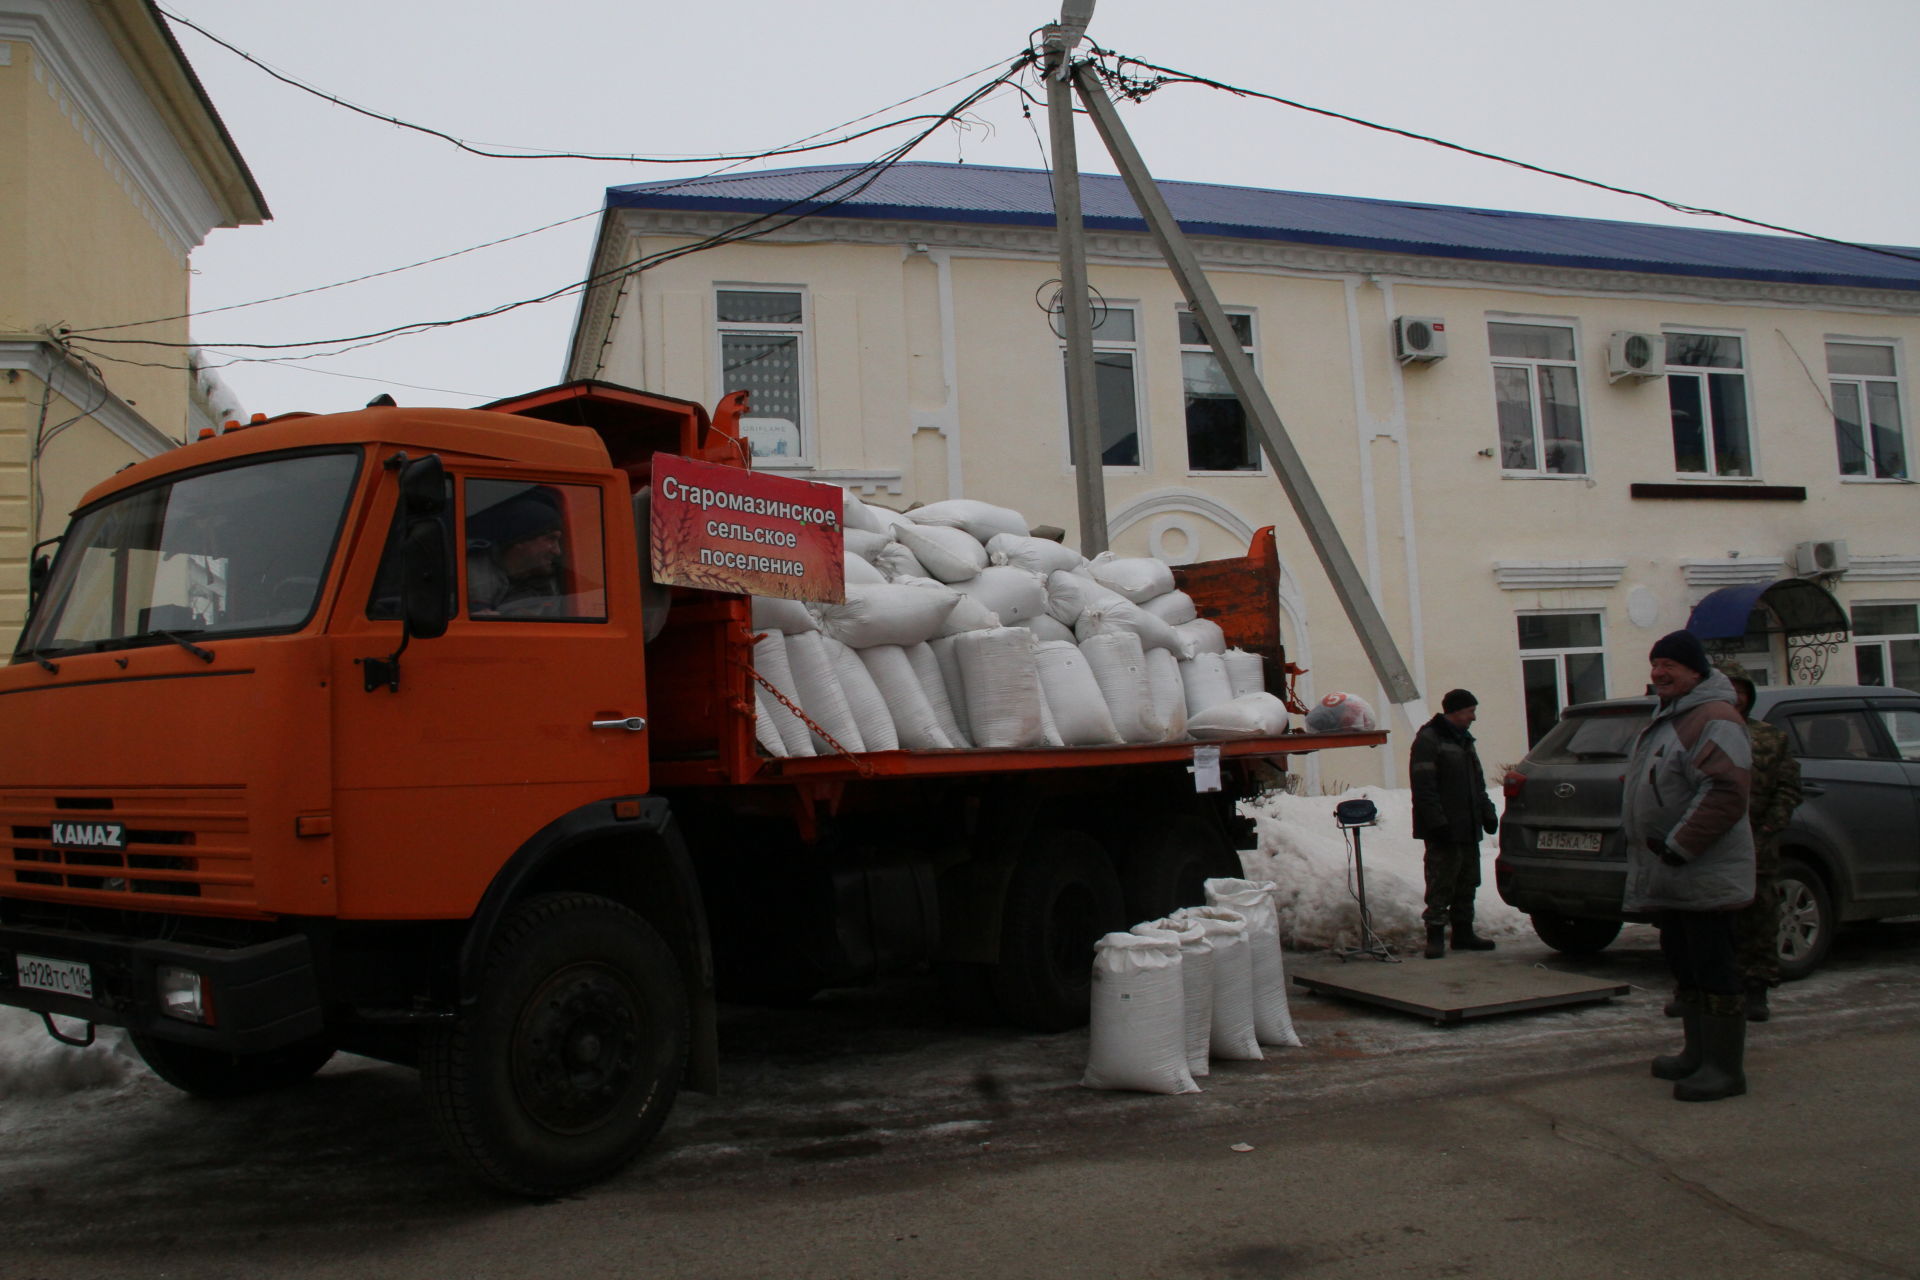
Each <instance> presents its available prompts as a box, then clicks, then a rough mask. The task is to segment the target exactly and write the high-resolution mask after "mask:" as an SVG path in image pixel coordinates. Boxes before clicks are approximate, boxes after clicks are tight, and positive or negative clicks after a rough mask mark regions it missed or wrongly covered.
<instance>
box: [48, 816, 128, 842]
mask: <svg viewBox="0 0 1920 1280" xmlns="http://www.w3.org/2000/svg"><path fill="white" fill-rule="evenodd" d="M53 843H54V847H55V848H59V849H124V848H126V847H127V829H126V827H125V826H123V825H121V824H120V823H118V822H56V823H54V824H53Z"/></svg>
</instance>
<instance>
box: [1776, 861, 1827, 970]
mask: <svg viewBox="0 0 1920 1280" xmlns="http://www.w3.org/2000/svg"><path fill="white" fill-rule="evenodd" d="M1774 883H1775V884H1776V885H1777V886H1778V887H1779V892H1780V934H1779V941H1778V943H1777V946H1778V948H1779V956H1780V980H1781V981H1782V982H1798V981H1799V980H1800V979H1802V978H1804V977H1806V976H1807V975H1808V974H1810V973H1812V972H1813V971H1814V970H1815V969H1818V968H1819V967H1820V963H1821V961H1823V960H1825V959H1826V958H1827V949H1828V948H1829V947H1831V946H1832V945H1833V931H1834V929H1835V927H1836V921H1835V920H1834V916H1833V895H1832V894H1830V893H1828V892H1827V884H1826V881H1824V880H1822V879H1821V878H1820V873H1819V872H1817V871H1815V870H1814V869H1813V868H1811V867H1809V866H1808V865H1807V864H1806V863H1804V862H1801V861H1800V860H1799V859H1797V858H1782V859H1781V860H1780V873H1779V874H1778V875H1777V876H1775V877H1774Z"/></svg>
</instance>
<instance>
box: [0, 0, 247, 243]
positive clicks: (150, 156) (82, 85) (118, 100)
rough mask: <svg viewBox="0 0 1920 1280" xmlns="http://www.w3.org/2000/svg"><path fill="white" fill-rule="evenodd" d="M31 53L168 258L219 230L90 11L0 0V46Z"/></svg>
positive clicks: (188, 167)
mask: <svg viewBox="0 0 1920 1280" xmlns="http://www.w3.org/2000/svg"><path fill="white" fill-rule="evenodd" d="M5 40H19V41H22V42H24V43H26V44H30V45H32V46H33V74H34V78H35V79H36V80H38V81H40V83H41V85H42V86H43V87H44V88H45V90H46V92H47V93H48V94H49V95H50V96H51V97H52V98H53V100H54V102H55V103H57V104H58V105H59V107H60V110H61V112H62V113H63V114H64V115H65V116H66V117H67V119H68V120H69V121H71V122H72V124H73V126H74V128H75V129H77V130H78V131H79V132H80V135H81V137H83V138H84V139H85V140H86V142H87V144H88V145H89V146H90V147H92V148H93V151H94V153H95V154H96V155H98V156H99V157H100V159H101V162H102V163H104V164H105V165H106V167H107V171H108V172H109V173H110V174H111V175H112V176H113V178H114V180H115V181H116V182H118V183H119V184H120V186H121V188H122V189H123V190H125V191H126V193H127V195H128V196H129V197H130V198H131V199H132V200H133V202H134V205H135V207H136V208H138V209H139V210H140V212H141V214H142V215H143V216H144V217H145V218H146V219H147V221H148V222H149V223H150V224H151V225H152V226H153V228H154V230H155V231H156V232H157V233H159V235H160V237H161V239H162V240H163V241H165V242H166V244H167V247H168V248H169V249H170V250H171V251H172V252H173V254H174V256H175V257H176V258H178V259H179V260H180V261H182V262H184V261H186V259H187V256H188V254H190V253H191V252H192V250H193V248H194V247H195V246H196V245H198V244H200V243H201V242H202V241H203V240H205V239H206V237H207V232H209V231H211V230H213V228H215V227H217V226H221V225H223V220H224V216H223V213H222V211H221V208H220V203H219V200H218V199H217V197H216V196H215V194H214V193H213V192H211V191H209V190H208V189H207V186H206V184H205V183H204V182H203V181H202V180H201V178H200V175H199V174H198V173H197V172H196V171H195V170H194V167H193V163H192V161H191V160H189V159H188V157H187V153H186V151H185V150H184V149H183V148H182V147H181V145H180V143H179V140H178V139H177V138H175V137H174V134H173V131H172V129H170V128H169V127H168V126H167V124H166V121H165V119H164V118H163V117H162V116H161V114H160V112H159V111H157V110H155V108H154V104H153V101H152V99H151V98H150V97H149V96H148V94H147V91H146V89H145V88H144V87H143V86H142V84H141V82H140V81H139V80H138V79H137V78H136V77H135V75H134V74H133V72H132V71H131V70H130V69H129V68H128V67H127V64H126V62H125V60H124V59H123V58H122V56H121V54H120V51H119V49H118V48H117V47H116V46H115V45H114V43H113V40H112V38H111V37H110V36H108V34H107V32H106V30H105V28H103V27H102V26H101V25H100V23H99V21H98V20H97V19H96V18H95V17H94V16H93V13H92V6H90V5H86V4H75V3H73V0H0V41H5Z"/></svg>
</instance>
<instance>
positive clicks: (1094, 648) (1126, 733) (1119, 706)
mask: <svg viewBox="0 0 1920 1280" xmlns="http://www.w3.org/2000/svg"><path fill="white" fill-rule="evenodd" d="M1080 652H1081V654H1082V655H1083V656H1084V657H1085V658H1086V660H1087V666H1088V667H1090V668H1091V669H1092V671H1093V678H1094V680H1095V681H1096V682H1097V683H1098V684H1099V686H1100V696H1101V697H1102V698H1104V699H1105V700H1106V703H1107V712H1108V714H1110V715H1111V716H1112V717H1113V727H1114V729H1115V730H1116V731H1118V733H1119V734H1120V739H1121V741H1123V742H1158V741H1160V740H1161V738H1162V737H1164V736H1165V734H1166V732H1167V725H1166V722H1165V721H1164V720H1162V719H1161V718H1160V717H1159V716H1158V715H1156V714H1155V713H1154V707H1153V682H1152V679H1151V677H1150V676H1148V674H1147V655H1146V651H1145V650H1143V649H1141V647H1140V637H1139V636H1137V635H1135V634H1133V632H1131V631H1115V632H1110V633H1108V634H1106V635H1098V636H1092V637H1090V638H1088V639H1086V640H1083V641H1081V642H1080Z"/></svg>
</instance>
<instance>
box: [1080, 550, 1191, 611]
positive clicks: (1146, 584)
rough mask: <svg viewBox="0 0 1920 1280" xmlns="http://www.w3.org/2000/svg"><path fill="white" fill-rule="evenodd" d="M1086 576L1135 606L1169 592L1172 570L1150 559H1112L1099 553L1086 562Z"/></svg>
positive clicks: (1113, 557) (1106, 552)
mask: <svg viewBox="0 0 1920 1280" xmlns="http://www.w3.org/2000/svg"><path fill="white" fill-rule="evenodd" d="M1087 572H1088V573H1091V574H1092V575H1093V580H1094V581H1095V582H1097V583H1099V584H1100V585H1101V586H1103V587H1105V588H1106V589H1107V590H1109V591H1118V592H1119V593H1120V594H1121V595H1123V596H1125V597H1126V598H1127V599H1129V600H1131V601H1133V602H1134V603H1135V604H1144V603H1145V602H1146V601H1148V600H1151V599H1153V598H1154V597H1155V596H1163V595H1165V594H1167V592H1169V591H1171V590H1173V566H1172V565H1170V564H1168V563H1167V562H1166V561H1165V560H1155V559H1154V558H1153V557H1152V556H1116V555H1115V554H1113V552H1111V551H1102V552H1101V553H1100V554H1099V555H1097V556H1095V557H1094V558H1093V559H1091V560H1089V561H1087Z"/></svg>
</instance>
